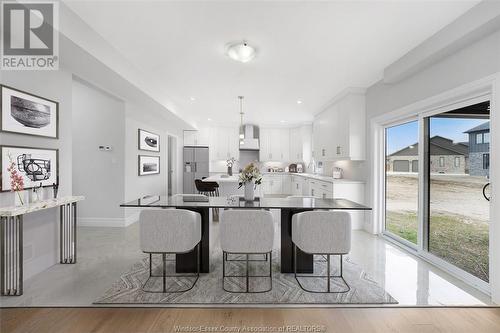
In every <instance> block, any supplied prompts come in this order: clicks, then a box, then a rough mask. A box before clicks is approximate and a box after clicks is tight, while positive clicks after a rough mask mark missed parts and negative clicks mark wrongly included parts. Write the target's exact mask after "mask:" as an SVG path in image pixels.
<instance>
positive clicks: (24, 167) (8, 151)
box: [0, 146, 59, 192]
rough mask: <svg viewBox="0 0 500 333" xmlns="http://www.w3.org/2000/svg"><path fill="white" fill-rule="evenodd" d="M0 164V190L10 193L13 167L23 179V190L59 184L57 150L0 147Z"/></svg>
mask: <svg viewBox="0 0 500 333" xmlns="http://www.w3.org/2000/svg"><path fill="white" fill-rule="evenodd" d="M0 150H1V155H0V164H1V165H2V178H1V182H2V184H1V189H2V192H5V191H10V190H11V188H10V185H11V172H9V171H8V168H9V166H11V165H13V166H14V170H16V171H17V174H18V175H20V176H21V177H22V178H23V183H24V189H30V188H33V187H35V186H37V187H38V186H40V183H41V184H42V186H43V187H46V186H52V184H58V182H59V150H58V149H48V148H33V147H19V146H0Z"/></svg>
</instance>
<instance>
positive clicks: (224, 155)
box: [209, 127, 239, 161]
mask: <svg viewBox="0 0 500 333" xmlns="http://www.w3.org/2000/svg"><path fill="white" fill-rule="evenodd" d="M209 148H210V149H209V153H210V160H211V161H222V160H227V159H229V158H231V157H234V158H235V159H238V158H239V136H238V128H237V127H234V128H233V127H212V128H210V144H209Z"/></svg>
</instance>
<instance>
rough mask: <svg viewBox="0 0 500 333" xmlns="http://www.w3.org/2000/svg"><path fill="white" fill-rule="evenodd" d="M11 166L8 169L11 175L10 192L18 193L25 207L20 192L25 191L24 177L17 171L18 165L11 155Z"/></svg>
mask: <svg viewBox="0 0 500 333" xmlns="http://www.w3.org/2000/svg"><path fill="white" fill-rule="evenodd" d="M8 156H9V166H8V167H7V172H8V173H9V174H10V190H11V192H16V193H17V195H18V197H19V201H20V202H21V205H24V202H23V199H22V198H21V194H20V193H19V191H22V190H24V180H23V176H21V175H20V174H19V172H18V171H17V169H16V163H15V162H14V161H13V160H12V155H11V154H10V153H9V155H8Z"/></svg>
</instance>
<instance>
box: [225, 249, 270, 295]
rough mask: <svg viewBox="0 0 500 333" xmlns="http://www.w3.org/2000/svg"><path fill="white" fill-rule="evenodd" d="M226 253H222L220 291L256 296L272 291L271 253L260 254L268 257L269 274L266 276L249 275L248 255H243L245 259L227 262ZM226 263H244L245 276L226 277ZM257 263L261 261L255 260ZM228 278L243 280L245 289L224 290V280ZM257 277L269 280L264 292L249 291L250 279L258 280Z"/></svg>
mask: <svg viewBox="0 0 500 333" xmlns="http://www.w3.org/2000/svg"><path fill="white" fill-rule="evenodd" d="M228 254H229V253H228V252H224V251H223V252H222V289H224V291H226V292H230V293H252V294H258V293H266V292H269V291H271V290H272V288H273V272H272V266H273V262H272V251H271V252H267V253H262V254H265V255H266V256H267V255H269V274H268V275H250V269H249V268H250V261H252V260H250V259H249V256H250V254H248V253H245V254H244V255H245V259H244V260H227V258H228ZM226 261H244V262H245V274H244V275H226ZM257 261H262V260H257ZM228 277H234V278H245V288H244V290H242V291H234V290H228V289H226V284H225V282H226V278H228ZM258 277H265V278H269V279H270V283H269V284H270V287H269V289H266V290H261V291H252V290H250V278H258Z"/></svg>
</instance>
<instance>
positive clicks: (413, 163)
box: [385, 121, 419, 244]
mask: <svg viewBox="0 0 500 333" xmlns="http://www.w3.org/2000/svg"><path fill="white" fill-rule="evenodd" d="M418 133H419V132H418V121H412V122H408V123H404V124H401V125H397V126H393V127H388V128H386V130H385V147H386V153H385V160H386V171H385V184H386V186H385V189H386V190H385V191H386V192H385V204H386V212H385V231H386V232H387V233H389V234H391V235H395V236H397V237H398V238H402V239H404V240H406V241H408V242H410V243H413V244H417V235H418V232H417V231H418V214H417V211H418Z"/></svg>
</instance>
